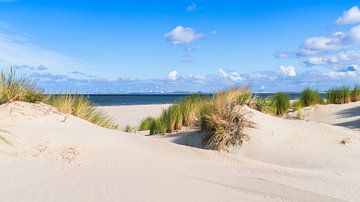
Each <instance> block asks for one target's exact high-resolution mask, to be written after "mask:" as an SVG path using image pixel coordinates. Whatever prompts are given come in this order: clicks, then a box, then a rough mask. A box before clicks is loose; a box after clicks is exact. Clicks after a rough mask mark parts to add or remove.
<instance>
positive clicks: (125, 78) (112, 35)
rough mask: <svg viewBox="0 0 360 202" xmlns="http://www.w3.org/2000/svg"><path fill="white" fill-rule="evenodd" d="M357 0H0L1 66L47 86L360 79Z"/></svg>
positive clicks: (324, 84) (274, 87) (200, 87)
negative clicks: (11, 68) (10, 68)
mask: <svg viewBox="0 0 360 202" xmlns="http://www.w3.org/2000/svg"><path fill="white" fill-rule="evenodd" d="M359 6H360V5H359V2H358V1H352V0H346V1H344V0H301V1H298V0H287V1H285V0H242V1H241V0H238V1H235V0H222V1H215V0H211V1H210V0H208V1H205V0H197V1H195V0H194V1H191V0H190V1H178V0H172V1H164V0H163V1H160V0H153V1H145V0H131V1H130V0H121V1H115V0H62V1H57V0H52V1H49V0H36V1H35V0H0V67H1V68H2V69H3V70H5V71H8V70H9V67H10V66H13V68H14V69H15V70H16V72H17V74H20V75H22V76H27V77H30V78H31V79H32V80H34V81H36V82H37V83H38V85H39V86H40V88H42V89H44V90H45V91H46V92H50V93H65V92H77V93H134V92H142V93H144V92H185V91H186V92H198V91H202V92H213V91H216V90H221V89H224V88H226V87H230V86H244V85H249V86H251V87H252V89H253V91H263V92H274V91H292V92H294V91H300V90H302V89H303V88H305V87H312V88H316V89H318V90H320V91H323V90H326V89H328V88H330V87H333V86H338V85H355V84H357V83H359V84H360V66H359V65H360V49H359V48H360V9H359Z"/></svg>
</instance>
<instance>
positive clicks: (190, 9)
mask: <svg viewBox="0 0 360 202" xmlns="http://www.w3.org/2000/svg"><path fill="white" fill-rule="evenodd" d="M197 9H198V6H197V5H196V4H195V3H194V2H191V4H189V5H188V6H186V11H187V12H195V11H196V10H197Z"/></svg>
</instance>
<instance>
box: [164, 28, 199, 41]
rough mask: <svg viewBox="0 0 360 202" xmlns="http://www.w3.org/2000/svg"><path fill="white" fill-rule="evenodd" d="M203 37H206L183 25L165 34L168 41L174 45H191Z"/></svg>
mask: <svg viewBox="0 0 360 202" xmlns="http://www.w3.org/2000/svg"><path fill="white" fill-rule="evenodd" d="M202 37H204V34H202V33H199V32H196V31H195V30H194V29H193V28H191V27H183V26H181V25H179V26H177V27H175V28H174V29H173V30H171V31H170V32H169V33H167V34H165V38H166V40H167V41H169V42H171V43H172V44H174V45H181V44H191V43H193V42H195V41H197V40H198V39H201V38H202Z"/></svg>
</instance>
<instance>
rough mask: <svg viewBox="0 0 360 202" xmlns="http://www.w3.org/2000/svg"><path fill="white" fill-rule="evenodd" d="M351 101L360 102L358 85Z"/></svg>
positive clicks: (353, 91) (352, 93) (359, 87)
mask: <svg viewBox="0 0 360 202" xmlns="http://www.w3.org/2000/svg"><path fill="white" fill-rule="evenodd" d="M351 101H352V102H357V101H360V86H359V85H356V86H355V87H354V89H353V90H352V91H351Z"/></svg>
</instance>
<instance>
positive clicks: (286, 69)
mask: <svg viewBox="0 0 360 202" xmlns="http://www.w3.org/2000/svg"><path fill="white" fill-rule="evenodd" d="M279 70H280V72H281V73H282V74H283V75H284V76H291V77H292V76H296V69H295V67H294V66H290V65H289V66H284V65H281V66H280V67H279Z"/></svg>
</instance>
